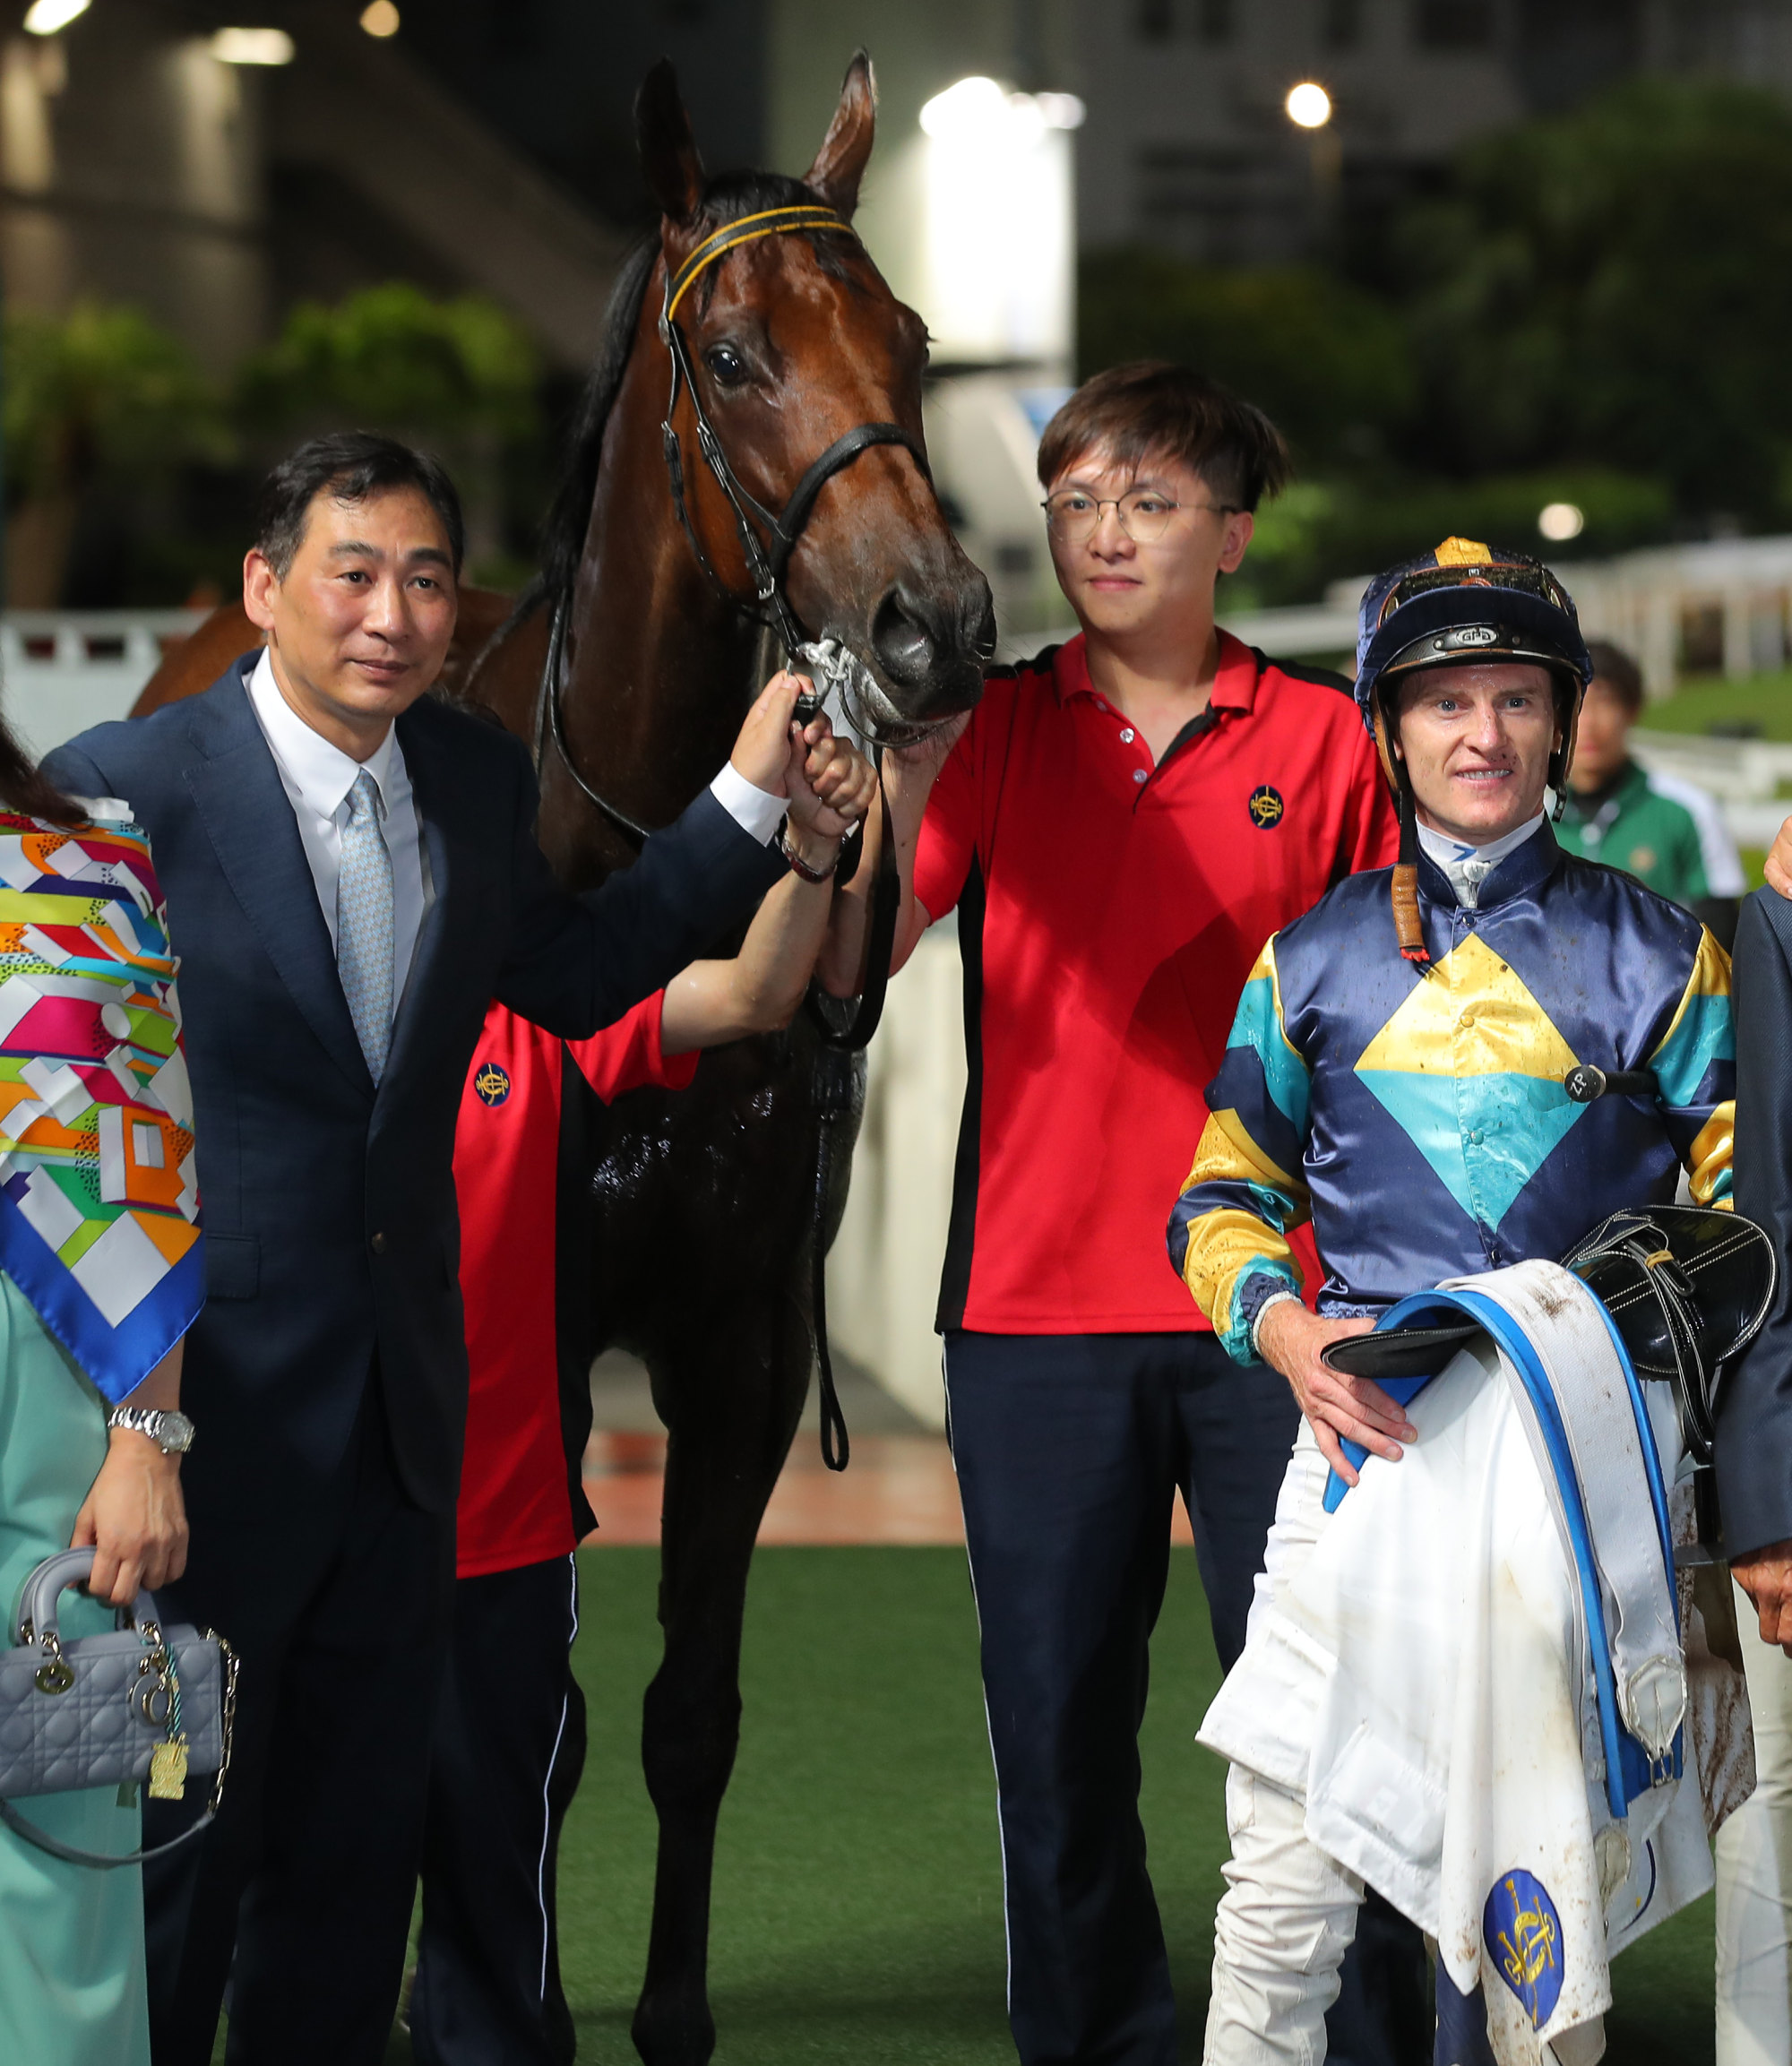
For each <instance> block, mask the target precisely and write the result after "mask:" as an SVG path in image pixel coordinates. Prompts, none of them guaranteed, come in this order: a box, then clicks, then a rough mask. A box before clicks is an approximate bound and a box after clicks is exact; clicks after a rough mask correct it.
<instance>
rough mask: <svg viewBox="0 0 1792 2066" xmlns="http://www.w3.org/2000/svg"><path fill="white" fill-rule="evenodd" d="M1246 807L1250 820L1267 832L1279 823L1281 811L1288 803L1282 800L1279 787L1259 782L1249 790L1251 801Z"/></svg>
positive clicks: (1261, 830) (1259, 829)
mask: <svg viewBox="0 0 1792 2066" xmlns="http://www.w3.org/2000/svg"><path fill="white" fill-rule="evenodd" d="M1247 807H1248V809H1249V811H1250V813H1251V822H1252V823H1253V824H1254V826H1255V827H1256V828H1257V830H1258V831H1260V832H1268V831H1273V830H1274V828H1275V827H1276V826H1278V825H1279V824H1280V823H1281V822H1282V813H1283V812H1284V811H1285V810H1287V808H1288V805H1286V804H1284V803H1283V802H1282V793H1281V791H1280V790H1279V789H1277V788H1271V785H1270V784H1269V783H1268V782H1259V783H1258V785H1257V787H1256V788H1254V789H1253V790H1252V791H1251V801H1250V804H1249V805H1248V806H1247Z"/></svg>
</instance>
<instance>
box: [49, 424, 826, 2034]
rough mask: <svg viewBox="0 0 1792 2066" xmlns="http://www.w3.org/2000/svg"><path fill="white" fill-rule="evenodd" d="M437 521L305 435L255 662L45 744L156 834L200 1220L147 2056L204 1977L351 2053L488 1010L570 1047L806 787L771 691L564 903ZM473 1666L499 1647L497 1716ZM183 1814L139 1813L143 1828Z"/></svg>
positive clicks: (446, 1409) (524, 768) (450, 1373)
mask: <svg viewBox="0 0 1792 2066" xmlns="http://www.w3.org/2000/svg"><path fill="white" fill-rule="evenodd" d="M461 536H462V534H461V515H460V509H459V504H458V502H457V500H456V497H455V494H454V490H453V487H452V484H451V483H450V482H449V480H448V479H447V478H446V476H445V475H444V474H443V473H442V471H441V469H439V468H437V467H436V466H435V464H434V462H432V461H427V460H426V459H424V458H422V457H420V456H419V455H418V454H416V453H414V452H409V451H408V450H407V449H406V448H404V447H403V446H401V445H398V444H395V443H392V442H391V441H389V440H386V439H381V438H374V437H369V436H366V435H362V434H355V435H348V436H340V437H332V438H326V439H318V440H314V442H313V443H310V444H308V445H306V446H305V447H304V448H302V449H301V450H300V451H299V452H297V453H295V454H294V455H293V457H292V458H291V459H289V460H288V461H286V462H285V463H284V464H283V465H282V466H281V467H280V468H279V469H277V470H276V471H275V473H274V474H273V476H272V477H271V479H270V481H269V484H268V486H267V489H266V491H265V493H264V497H263V511H262V518H261V523H260V529H259V532H258V537H257V542H256V545H255V547H254V550H253V551H251V552H250V554H249V555H248V557H247V559H246V563H245V570H244V592H245V601H246V607H247V608H248V612H249V615H250V616H251V617H252V618H253V619H254V622H255V623H256V624H259V625H260V626H261V627H262V628H263V633H264V636H265V639H266V646H265V649H264V650H263V652H262V653H261V654H260V655H259V656H258V655H255V654H249V655H246V656H245V657H244V659H242V660H241V661H239V662H237V664H236V665H235V666H233V667H230V668H229V669H228V671H227V672H226V673H225V675H224V676H223V677H222V678H221V679H220V681H218V682H217V683H216V684H214V685H213V686H212V687H211V689H210V690H208V691H207V692H206V693H205V694H204V695H202V696H200V697H197V698H195V699H194V700H193V701H191V702H183V703H178V704H175V705H172V706H170V707H168V708H167V709H165V710H160V711H159V712H158V713H157V714H156V715H154V716H153V717H151V718H148V719H142V720H141V721H138V722H134V723H126V724H114V725H106V726H101V727H98V728H97V729H95V730H93V731H91V732H88V733H84V734H83V735H82V736H81V737H80V738H78V739H75V740H74V741H73V742H72V743H71V744H70V745H66V746H64V747H62V748H60V749H59V750H58V751H57V752H56V753H55V754H53V755H52V756H51V757H50V760H49V761H48V762H47V764H46V771H47V774H48V775H49V777H50V779H52V780H53V781H55V782H56V783H57V784H58V785H59V786H61V787H62V788H65V789H66V790H68V791H70V792H72V793H73V794H76V795H79V796H120V797H123V798H125V799H126V800H127V802H128V804H129V806H130V809H131V812H132V813H133V814H134V816H135V818H136V820H137V822H139V823H140V824H142V826H144V827H145V828H146V830H147V831H149V833H150V836H151V840H152V841H153V844H154V849H155V855H156V863H157V867H158V869H159V873H160V876H161V881H162V883H163V886H164V888H165V889H166V891H167V893H168V911H169V918H170V926H171V933H172V937H173V942H174V946H175V951H176V952H177V955H178V956H179V957H180V961H179V966H180V974H181V1002H182V1005H183V1008H184V1011H185V1033H186V1053H187V1059H188V1067H189V1070H190V1073H191V1079H192V1090H193V1103H194V1131H195V1134H196V1137H197V1141H198V1168H199V1180H200V1187H201V1191H202V1199H203V1209H204V1216H205V1225H206V1234H207V1253H208V1264H207V1268H208V1284H209V1296H208V1302H207V1304H206V1307H205V1310H204V1313H203V1314H202V1318H201V1319H200V1321H199V1322H198V1324H197V1325H196V1326H195V1327H194V1330H193V1332H192V1334H191V1335H190V1336H189V1338H188V1343H187V1360H186V1371H185V1381H184V1391H183V1405H184V1407H185V1409H186V1411H187V1412H188V1414H189V1415H190V1416H191V1418H192V1420H193V1422H194V1425H195V1427H196V1430H197V1441H196V1444H195V1447H194V1452H193V1456H192V1458H191V1459H190V1461H189V1463H188V1466H187V1468H186V1470H185V1472H184V1474H183V1482H184V1485H185V1491H186V1497H187V1507H188V1512H189V1515H190V1517H191V1521H192V1529H193V1550H192V1556H191V1560H190V1562H189V1563H188V1566H187V1572H186V1576H185V1579H184V1580H182V1582H181V1583H180V1584H179V1585H178V1586H174V1587H169V1588H167V1597H166V1602H165V1605H166V1607H167V1610H168V1613H169V1615H170V1618H177V1619H181V1620H185V1619H188V1618H191V1619H193V1620H194V1621H196V1622H198V1623H201V1624H202V1625H203V1624H207V1623H210V1624H211V1625H212V1626H215V1627H216V1628H218V1629H220V1630H221V1631H223V1632H224V1633H225V1634H226V1635H227V1636H228V1639H229V1640H230V1641H231V1642H232V1643H233V1644H234V1645H235V1646H236V1648H237V1652H238V1654H239V1655H240V1657H241V1658H242V1666H243V1669H242V1687H241V1696H240V1700H239V1702H238V1705H237V1723H236V1759H235V1762H234V1764H233V1766H232V1768H231V1772H230V1777H229V1782H228V1789H227V1793H226V1798H225V1802H224V1805H223V1808H222V1810H221V1812H220V1815H219V1817H218V1820H217V1821H216V1822H215V1823H214V1824H213V1825H212V1826H211V1828H210V1829H207V1830H206V1832H205V1833H204V1834H203V1835H202V1837H199V1838H195V1839H194V1842H193V1843H192V1844H190V1845H189V1846H185V1849H184V1850H182V1851H180V1852H177V1853H176V1854H175V1856H174V1858H173V1859H172V1860H171V1861H168V1862H165V1863H163V1864H159V1865H157V1866H153V1867H151V1868H150V1870H149V1871H148V1872H147V1873H146V1899H147V1905H148V1911H149V1975H150V1988H151V2027H152V2033H153V2039H154V2048H155V2056H156V2060H157V2066H202V2062H206V2061H208V2060H209V2059H210V2057H211V2047H212V2043H213V2038H214V2035H215V2032H216V2027H217V2020H218V2014H219V2008H220V2000H221V1997H222V1994H223V1992H224V1987H225V1984H226V1980H227V1978H230V1979H231V1984H232V1999H231V2014H230V2042H229V2053H228V2056H229V2058H230V2059H231V2060H232V2061H250V2060H253V2061H254V2062H255V2066H275V2062H285V2061H291V2062H295V2066H298V2062H303V2066H355V2062H364V2061H365V2062H373V2061H377V2060H378V2059H380V2058H381V2057H382V2056H383V2052H384V2047H385V2042H386V2037H387V2034H388V2031H389V2029H390V2027H391V2019H392V2009H393V2004H394V2001H395V1999H396V1996H397V1992H398V1984H399V1980H400V1976H401V1969H402V1964H403V1957H404V1947H405V1937H406V1931H407V1926H408V1924H409V1915H410V1907H411V1894H412V1889H413V1887H414V1885H415V1881H416V1875H417V1864H418V1833H419V1829H420V1825H421V1819H422V1813H423V1804H424V1797H425V1784H426V1763H427V1760H426V1752H427V1741H426V1739H427V1735H428V1726H429V1717H430V1713H431V1708H432V1701H433V1698H434V1694H435V1683H436V1678H437V1673H438V1668H439V1666H440V1663H441V1660H442V1657H443V1654H444V1637H445V1631H446V1628H447V1614H448V1608H449V1602H450V1598H451V1595H452V1583H453V1574H454V1502H455V1494H456V1488H457V1485H458V1482H459V1478H460V1467H461V1436H462V1427H463V1423H464V1419H465V1411H466V1388H467V1359H466V1350H465V1347H464V1343H463V1340H462V1333H461V1301H460V1296H459V1293H458V1290H457V1288H456V1265H457V1257H458V1251H459V1227H458V1221H457V1218H456V1215H455V1206H454V1185H453V1178H452V1148H453V1138H454V1121H455V1114H456V1110H457V1106H458V1104H459V1099H460V1095H461V1084H462V1082H463V1080H464V1079H465V1076H466V1072H467V1067H468V1063H469V1061H470V1057H471V1054H472V1049H473V1046H474V1043H475V1040H476V1038H477V1037H478V1031H479V1028H480V1025H481V1022H482V1020H483V1019H484V1016H485V1012H486V1009H487V1004H488V1003H490V1001H491V1000H492V999H493V998H494V997H496V998H498V999H500V1000H502V1001H503V1002H504V1003H505V1004H508V1005H510V1006H511V1007H512V1008H513V1010H515V1011H518V1012H520V1013H521V1015H522V1016H524V1017H525V1018H528V1019H530V1020H535V1021H536V1022H537V1023H538V1024H539V1025H541V1026H543V1027H545V1028H547V1029H548V1030H549V1031H551V1032H554V1033H556V1034H560V1035H564V1036H566V1037H582V1036H586V1035H589V1034H590V1033H592V1032H593V1031H595V1030H596V1029H598V1028H599V1027H600V1026H602V1025H604V1024H606V1023H607V1022H608V1021H610V1020H614V1019H616V1018H617V1017H618V1016H620V1014H621V1013H622V1012H624V1011H626V1010H627V1009H628V1008H629V1007H630V1006H631V1005H633V1003H636V1002H637V1001H638V1000H639V999H641V998H642V997H644V996H646V995H648V994H650V993H651V992H652V991H654V990H656V989H657V988H659V986H661V985H662V984H664V983H665V982H666V981H667V979H668V977H671V976H672V975H673V974H675V973H676V971H677V970H678V969H680V968H683V967H684V966H685V964H686V963H687V962H688V961H690V960H693V959H694V957H695V956H697V955H698V954H700V953H701V952H702V951H704V950H705V949H707V948H708V947H709V946H710V944H711V942H712V941H713V940H714V938H715V936H716V934H718V933H719V932H720V931H721V930H722V929H723V928H724V927H725V926H727V925H728V924H729V923H730V922H732V921H734V920H735V919H737V918H739V917H743V916H744V915H745V912H746V911H747V909H748V908H750V906H751V905H752V904H753V902H754V900H755V899H756V898H757V897H758V896H759V895H760V894H761V893H762V891H764V890H765V889H766V888H767V886H768V885H769V884H770V883H771V882H773V881H774V880H775V879H776V878H777V877H778V876H780V874H782V873H783V870H784V865H785V864H784V860H783V857H782V856H781V854H780V849H779V847H778V845H777V844H775V843H773V839H774V835H775V833H776V831H777V828H778V825H779V823H780V822H781V819H782V817H783V814H784V813H785V810H786V795H787V792H788V797H789V805H788V807H789V809H790V811H791V813H792V814H793V815H800V814H803V813H805V812H806V811H809V810H813V809H814V807H815V806H814V799H813V797H812V796H810V795H809V793H808V792H807V790H806V785H805V783H804V781H803V778H802V774H801V757H802V756H801V746H800V739H799V740H798V741H797V742H795V743H793V740H792V737H791V733H792V727H791V724H790V717H791V709H790V705H791V700H792V697H793V695H794V693H795V692H794V690H793V689H791V688H790V687H788V685H785V686H776V687H774V688H773V689H771V690H768V692H767V694H766V695H765V696H763V697H762V698H761V700H760V702H759V703H758V704H757V705H755V707H754V711H753V713H752V714H751V716H750V717H749V718H748V720H747V723H746V725H745V728H744V729H743V731H742V733H741V735H740V738H739V740H738V742H737V745H736V747H735V749H734V753H733V756H732V759H731V762H730V764H729V766H728V768H725V769H724V770H722V772H721V773H720V774H719V776H718V778H717V780H716V783H715V784H714V785H713V787H712V788H711V790H710V791H709V792H706V793H705V794H704V795H703V796H700V797H699V798H698V799H697V801H696V802H695V803H694V804H693V805H691V807H690V808H689V809H688V810H687V811H686V812H685V814H684V815H683V817H681V818H680V819H679V820H678V822H677V823H676V825H674V826H672V827H670V828H669V829H668V831H664V832H662V833H659V834H656V835H655V837H654V838H653V839H650V840H649V841H648V842H647V846H646V848H645V850H644V851H643V853H642V857H641V858H640V860H639V861H638V862H637V863H636V864H635V865H634V866H633V867H632V868H630V869H629V870H627V871H626V872H625V873H624V874H620V875H617V876H616V877H613V878H612V879H611V881H610V882H607V884H606V885H605V887H604V888H603V890H602V891H599V892H598V893H597V894H595V895H594V896H592V897H590V898H588V899H575V898H573V897H572V896H569V895H567V894H566V893H565V892H564V891H562V890H561V889H560V888H559V887H558V886H557V885H556V882H554V880H553V878H552V876H551V875H550V874H549V872H548V870H547V865H546V863H545V862H544V860H543V859H542V857H541V855H540V853H539V851H538V848H537V847H536V844H535V840H534V836H533V830H532V827H533V822H534V818H535V813H536V789H535V781H534V777H533V774H532V771H531V770H530V764H529V760H528V756H527V754H526V753H524V751H523V749H522V747H521V745H519V744H518V743H517V742H515V741H514V740H513V739H511V738H509V737H508V736H504V735H503V734H501V733H498V732H495V731H494V730H493V729H492V728H491V727H489V726H487V725H486V724H483V723H481V722H480V721H479V720H478V719H476V718H473V717H470V716H468V715H466V714H464V713H461V712H457V711H455V710H452V709H450V708H448V707H446V706H445V705H443V704H441V703H439V702H431V701H423V700H421V699H422V698H423V694H424V692H425V690H426V689H427V688H428V687H429V685H430V684H432V683H433V682H434V681H435V678H436V676H437V675H438V673H439V672H440V668H441V664H442V659H443V657H444V653H445V651H446V650H447V645H448V641H449V637H450V634H451V633H452V629H453V624H454V613H455V584H456V579H457V576H458V573H459V569H460V561H461ZM784 680H785V681H786V682H787V683H788V677H785V678H784ZM504 1676H505V1668H504V1658H503V1657H502V1656H494V1657H493V1658H492V1659H491V1681H490V1687H489V1697H490V1698H491V1699H492V1700H495V1701H502V1700H504V1697H505V1695H504ZM194 1808H195V1803H192V1802H189V1803H187V1804H186V1805H185V1807H183V1808H182V1809H179V1810H168V1809H160V1810H157V1811H152V1812H151V1815H150V1817H149V1821H148V1824H147V1835H146V1840H147V1841H149V1842H150V1843H152V1844H153V1843H156V1842H159V1841H162V1840H165V1839H166V1838H168V1837H169V1836H170V1835H171V1834H173V1833H174V1832H175V1829H177V1828H178V1827H179V1826H181V1824H182V1823H183V1822H184V1821H190V1820H191V1818H192V1815H193V1813H194ZM233 1951H234V1956H235V1970H234V1976H232V1956H233Z"/></svg>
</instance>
